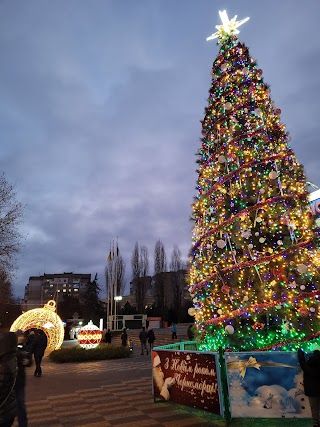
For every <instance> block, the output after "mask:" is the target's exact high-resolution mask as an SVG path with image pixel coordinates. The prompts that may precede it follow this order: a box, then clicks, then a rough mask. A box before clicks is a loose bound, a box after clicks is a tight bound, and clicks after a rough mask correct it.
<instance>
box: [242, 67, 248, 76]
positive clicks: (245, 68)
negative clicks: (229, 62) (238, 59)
mask: <svg viewBox="0 0 320 427" xmlns="http://www.w3.org/2000/svg"><path fill="white" fill-rule="evenodd" d="M242 72H243V74H244V75H245V76H246V75H247V74H249V68H248V67H244V68H243V69H242Z"/></svg>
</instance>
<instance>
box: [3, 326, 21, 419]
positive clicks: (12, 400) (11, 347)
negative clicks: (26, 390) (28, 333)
mask: <svg viewBox="0 0 320 427" xmlns="http://www.w3.org/2000/svg"><path fill="white" fill-rule="evenodd" d="M17 343H18V341H17V336H16V334H15V333H14V332H5V333H3V334H1V335H0V426H1V427H11V426H12V424H13V421H14V419H15V417H16V415H17V401H16V394H15V390H14V387H15V383H16V374H17Z"/></svg>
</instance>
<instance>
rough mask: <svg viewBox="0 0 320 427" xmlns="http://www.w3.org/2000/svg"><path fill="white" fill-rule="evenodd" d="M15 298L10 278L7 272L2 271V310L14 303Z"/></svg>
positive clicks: (0, 272) (0, 284)
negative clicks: (4, 306) (5, 305)
mask: <svg viewBox="0 0 320 427" xmlns="http://www.w3.org/2000/svg"><path fill="white" fill-rule="evenodd" d="M13 298H14V296H13V291H12V284H11V281H10V277H9V275H8V273H7V272H6V271H5V270H0V308H1V307H2V305H3V304H9V303H11V302H12V300H13Z"/></svg>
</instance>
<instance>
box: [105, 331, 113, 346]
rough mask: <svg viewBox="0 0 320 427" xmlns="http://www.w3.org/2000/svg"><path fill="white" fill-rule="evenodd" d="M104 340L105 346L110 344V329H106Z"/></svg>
mask: <svg viewBox="0 0 320 427" xmlns="http://www.w3.org/2000/svg"><path fill="white" fill-rule="evenodd" d="M104 340H105V342H106V343H107V344H111V340H112V334H111V331H110V329H107V332H106V333H105V336H104Z"/></svg>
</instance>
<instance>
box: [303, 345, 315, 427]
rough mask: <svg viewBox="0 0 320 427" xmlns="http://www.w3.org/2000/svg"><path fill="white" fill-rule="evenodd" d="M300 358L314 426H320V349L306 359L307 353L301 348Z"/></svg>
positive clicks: (305, 392)
mask: <svg viewBox="0 0 320 427" xmlns="http://www.w3.org/2000/svg"><path fill="white" fill-rule="evenodd" d="M298 360H299V363H300V366H301V369H302V370H303V384H304V394H305V395H306V396H308V399H309V405H310V409H311V415H312V421H313V427H320V351H319V350H314V352H313V353H312V355H311V356H310V357H309V359H308V360H306V357H305V353H304V352H303V351H302V350H301V349H299V350H298Z"/></svg>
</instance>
